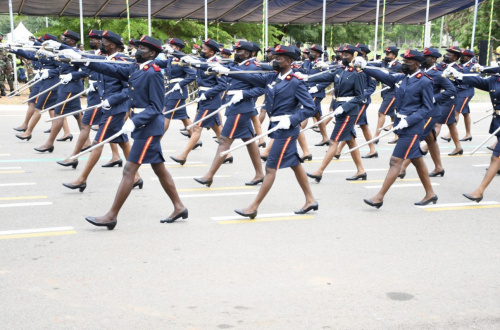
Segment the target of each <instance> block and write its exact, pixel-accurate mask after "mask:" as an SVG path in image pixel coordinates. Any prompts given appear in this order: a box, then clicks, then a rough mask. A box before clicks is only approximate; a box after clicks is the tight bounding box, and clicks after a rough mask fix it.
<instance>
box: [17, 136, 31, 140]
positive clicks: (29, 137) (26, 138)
mask: <svg viewBox="0 0 500 330" xmlns="http://www.w3.org/2000/svg"><path fill="white" fill-rule="evenodd" d="M16 138H18V139H21V140H27V141H29V140H31V134H30V135H28V136H21V135H19V134H16Z"/></svg>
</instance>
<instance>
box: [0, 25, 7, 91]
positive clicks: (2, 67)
mask: <svg viewBox="0 0 500 330" xmlns="http://www.w3.org/2000/svg"><path fill="white" fill-rule="evenodd" d="M2 42H3V34H1V33H0V43H2ZM6 55H7V52H6V51H5V49H4V48H2V47H0V96H5V95H6V94H5V78H6V77H5V71H6V69H7V68H6V66H7V63H6V62H5V58H6Z"/></svg>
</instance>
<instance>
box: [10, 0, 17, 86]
mask: <svg viewBox="0 0 500 330" xmlns="http://www.w3.org/2000/svg"><path fill="white" fill-rule="evenodd" d="M9 15H10V37H11V38H12V40H11V42H12V43H13V42H14V41H15V40H16V39H15V38H14V14H13V13H12V0H9ZM16 62H17V59H16V55H15V54H14V56H13V57H12V64H14V90H16V89H17V88H18V86H19V84H18V82H17V64H16ZM11 92H13V91H11Z"/></svg>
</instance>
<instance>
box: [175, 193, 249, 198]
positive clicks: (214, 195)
mask: <svg viewBox="0 0 500 330" xmlns="http://www.w3.org/2000/svg"><path fill="white" fill-rule="evenodd" d="M257 193H258V192H257V191H248V192H231V193H218V194H189V195H180V196H179V197H181V198H191V197H222V196H237V195H257Z"/></svg>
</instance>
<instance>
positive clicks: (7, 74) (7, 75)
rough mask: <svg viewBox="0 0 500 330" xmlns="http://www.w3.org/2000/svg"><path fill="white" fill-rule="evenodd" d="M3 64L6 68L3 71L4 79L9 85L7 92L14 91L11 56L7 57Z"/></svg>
mask: <svg viewBox="0 0 500 330" xmlns="http://www.w3.org/2000/svg"><path fill="white" fill-rule="evenodd" d="M5 62H6V63H7V68H6V70H5V78H6V79H7V83H8V84H9V92H13V91H14V60H13V59H12V55H10V54H9V55H7V57H6V60H5Z"/></svg>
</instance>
